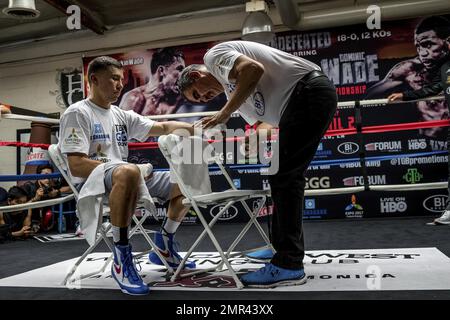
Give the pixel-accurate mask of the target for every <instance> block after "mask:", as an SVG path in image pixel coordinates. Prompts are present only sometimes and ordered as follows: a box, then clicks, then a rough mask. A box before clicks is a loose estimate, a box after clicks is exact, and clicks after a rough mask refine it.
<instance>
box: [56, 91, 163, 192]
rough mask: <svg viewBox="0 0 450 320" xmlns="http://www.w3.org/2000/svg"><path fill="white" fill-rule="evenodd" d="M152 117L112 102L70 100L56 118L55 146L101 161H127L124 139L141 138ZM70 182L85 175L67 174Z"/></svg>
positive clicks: (79, 180) (141, 139) (145, 136)
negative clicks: (101, 104)
mask: <svg viewBox="0 0 450 320" xmlns="http://www.w3.org/2000/svg"><path fill="white" fill-rule="evenodd" d="M153 124H154V121H152V120H150V119H147V118H144V117H142V116H141V115H139V114H137V113H135V112H133V111H124V110H122V109H120V108H118V107H117V106H114V105H112V106H111V108H110V109H104V108H101V107H99V106H97V105H95V104H94V103H93V102H92V101H90V100H89V99H85V100H82V101H79V102H77V103H74V104H73V105H71V106H70V107H69V108H67V110H66V111H65V112H64V114H63V116H62V117H61V121H60V131H59V143H58V144H59V148H60V150H61V152H62V153H63V154H67V153H73V152H76V153H84V154H86V155H87V156H88V157H89V159H92V160H99V161H102V162H110V161H114V162H116V161H127V158H128V142H129V141H130V140H131V139H136V140H138V141H144V140H145V139H146V138H147V136H148V133H149V131H150V129H151V128H152V126H153ZM71 179H72V182H73V183H80V182H83V181H84V180H85V179H81V178H76V177H73V176H72V175H71Z"/></svg>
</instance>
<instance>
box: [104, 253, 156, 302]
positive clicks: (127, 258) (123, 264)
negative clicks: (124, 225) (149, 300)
mask: <svg viewBox="0 0 450 320" xmlns="http://www.w3.org/2000/svg"><path fill="white" fill-rule="evenodd" d="M111 275H112V277H113V279H114V280H116V282H117V284H118V285H119V287H120V289H121V290H122V292H123V293H126V294H130V295H135V296H138V295H145V294H148V293H149V292H150V289H149V288H148V286H147V285H146V284H145V283H144V281H142V278H141V276H140V275H139V273H138V271H137V270H136V266H135V265H134V261H133V254H132V252H131V245H126V246H121V245H115V246H114V260H113V263H112V264H111Z"/></svg>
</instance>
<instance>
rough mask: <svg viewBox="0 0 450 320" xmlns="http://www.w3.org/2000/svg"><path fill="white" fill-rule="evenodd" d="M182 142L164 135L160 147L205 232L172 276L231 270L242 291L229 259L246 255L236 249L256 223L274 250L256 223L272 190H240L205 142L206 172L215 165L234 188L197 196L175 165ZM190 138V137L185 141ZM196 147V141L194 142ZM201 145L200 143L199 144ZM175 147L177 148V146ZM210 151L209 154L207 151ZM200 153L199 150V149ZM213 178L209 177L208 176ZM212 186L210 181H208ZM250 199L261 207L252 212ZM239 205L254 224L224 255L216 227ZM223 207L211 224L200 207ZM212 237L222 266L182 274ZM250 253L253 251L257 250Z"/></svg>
mask: <svg viewBox="0 0 450 320" xmlns="http://www.w3.org/2000/svg"><path fill="white" fill-rule="evenodd" d="M181 139H182V138H180V137H179V136H176V135H173V134H170V135H167V136H161V137H160V138H159V140H158V144H159V148H160V150H161V152H162V154H163V155H164V157H165V158H166V160H167V162H168V164H169V166H170V169H171V174H172V176H173V177H174V178H175V180H176V182H177V183H178V185H179V187H180V190H181V192H182V193H183V195H184V196H185V197H186V198H185V199H184V200H183V204H184V205H185V206H192V208H193V209H194V210H195V212H196V214H197V216H198V218H199V219H200V221H201V223H202V225H203V227H204V231H203V232H202V233H201V234H200V236H199V237H198V238H197V239H196V241H195V242H194V244H193V245H192V246H191V247H190V249H189V250H188V252H187V253H186V255H185V256H184V258H183V260H182V261H181V263H180V265H179V267H178V268H177V270H176V271H175V274H174V275H173V276H172V278H171V281H175V280H176V279H177V278H178V277H187V276H190V275H193V274H198V273H204V272H208V271H215V270H220V271H223V270H228V271H229V272H230V274H231V276H232V277H233V279H234V281H235V283H236V286H237V288H239V289H242V288H243V287H244V286H243V284H242V282H241V281H240V279H239V278H238V276H237V274H236V271H235V270H234V269H233V268H232V267H231V264H230V261H229V258H230V257H232V256H235V255H240V254H242V253H244V251H243V252H237V253H235V254H232V251H233V249H234V248H235V247H236V246H237V244H238V243H239V241H240V240H241V239H242V238H243V237H244V235H245V234H246V232H247V231H248V230H249V229H250V227H251V226H252V225H253V224H254V225H255V227H256V228H257V230H258V231H259V233H260V235H261V237H262V238H263V240H264V242H265V243H266V247H271V244H270V240H269V238H268V237H267V235H266V234H265V232H264V230H263V229H262V227H261V225H260V224H259V222H258V221H257V220H256V218H257V215H258V212H259V211H260V210H261V208H262V207H263V206H264V205H265V203H266V199H267V196H268V195H269V191H268V190H238V189H237V188H236V186H235V185H234V183H233V181H232V179H231V178H230V176H229V174H228V173H227V171H226V170H225V168H224V166H223V164H222V162H221V160H220V158H219V157H218V156H217V155H216V154H215V152H214V148H213V147H212V146H211V145H209V144H208V143H206V142H203V148H204V150H202V152H203V153H202V154H208V155H211V157H210V158H209V159H207V163H205V166H206V170H208V165H209V164H212V163H215V164H216V165H217V166H218V167H219V168H220V170H221V171H222V174H223V175H224V177H225V178H226V180H227V183H228V185H229V186H230V189H229V190H226V191H223V192H211V190H209V192H207V193H204V194H195V193H193V189H192V188H191V187H190V182H189V181H183V178H182V175H181V174H180V171H179V166H177V165H175V162H174V161H180V158H179V156H180V152H181V150H182V148H180V147H179V146H180V144H181ZM184 139H186V138H184ZM188 139H200V138H199V137H190V138H188ZM194 144H195V142H194ZM197 145H198V144H197ZM174 146H175V147H174ZM205 150H206V152H204V151H205ZM195 151H196V152H198V150H195ZM208 179H209V175H208ZM207 182H208V183H209V180H208V181H207ZM248 199H260V201H259V204H258V205H257V206H256V207H255V208H254V210H253V211H252V210H250V208H249V206H248V205H247V203H246V202H245V200H248ZM236 202H240V203H241V204H242V206H243V207H244V209H245V211H246V212H247V214H248V215H249V217H250V221H249V222H248V223H247V224H246V225H245V227H244V228H243V229H242V231H241V232H240V233H239V235H238V236H237V237H236V239H235V240H234V241H233V243H232V244H231V245H230V247H229V248H228V250H227V252H226V253H224V250H223V249H222V247H221V246H220V244H219V242H218V241H217V239H216V237H215V236H214V234H213V232H212V227H213V226H214V224H215V223H216V222H217V220H218V219H219V218H220V217H221V216H222V215H223V214H224V213H225V212H227V210H228V209H229V208H230V207H231V206H232V205H233V204H234V203H236ZM212 204H214V205H223V207H221V209H220V211H219V213H218V214H217V215H216V216H215V217H214V218H213V219H212V220H211V221H210V222H209V224H208V223H207V221H206V219H205V218H204V216H203V214H202V212H201V211H200V209H199V207H206V206H208V205H212ZM206 234H207V235H208V236H209V238H210V239H211V241H212V243H213V245H214V247H215V248H216V249H217V252H218V253H219V254H220V257H221V263H219V265H217V266H216V267H213V268H209V269H203V270H194V271H192V272H185V273H183V274H180V272H181V271H182V270H183V268H184V265H185V263H186V261H187V260H188V258H189V256H190V255H191V254H192V252H193V251H194V249H195V248H196V247H197V245H198V244H199V243H200V241H202V239H203V238H204V237H205V235H206ZM253 250H254V249H252V250H249V251H253ZM224 264H225V266H226V269H223V265H224Z"/></svg>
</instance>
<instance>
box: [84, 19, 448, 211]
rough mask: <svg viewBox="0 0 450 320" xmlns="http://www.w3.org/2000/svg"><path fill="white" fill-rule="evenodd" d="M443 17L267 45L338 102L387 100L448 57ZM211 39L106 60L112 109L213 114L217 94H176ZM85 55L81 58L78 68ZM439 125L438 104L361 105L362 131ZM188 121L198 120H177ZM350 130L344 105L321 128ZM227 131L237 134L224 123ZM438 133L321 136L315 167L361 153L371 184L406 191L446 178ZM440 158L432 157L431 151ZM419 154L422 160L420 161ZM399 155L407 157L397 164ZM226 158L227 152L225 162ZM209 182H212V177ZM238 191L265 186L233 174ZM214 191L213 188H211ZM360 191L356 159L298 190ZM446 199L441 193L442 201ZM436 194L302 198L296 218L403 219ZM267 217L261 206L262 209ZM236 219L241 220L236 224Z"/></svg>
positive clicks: (416, 85)
mask: <svg viewBox="0 0 450 320" xmlns="http://www.w3.org/2000/svg"><path fill="white" fill-rule="evenodd" d="M449 19H450V16H448V15H447V16H434V17H426V18H416V19H408V20H399V21H386V22H382V24H381V29H380V30H368V29H367V28H366V26H365V25H355V26H348V27H339V28H333V29H324V30H316V31H311V32H298V31H288V32H282V33H278V34H276V37H275V39H274V40H273V41H272V42H271V43H270V45H271V46H272V47H274V48H277V49H279V50H283V51H286V52H289V53H291V54H293V55H295V56H299V57H302V58H305V59H308V60H310V61H313V62H314V63H316V64H317V65H319V66H320V67H321V68H322V70H323V71H324V72H325V73H326V74H327V76H328V77H329V78H330V79H331V80H332V81H333V83H334V84H335V86H336V90H337V94H338V96H339V101H341V102H342V101H351V100H364V99H378V98H386V97H387V96H388V95H389V94H390V93H393V92H402V91H404V90H417V89H420V88H422V87H423V86H424V85H426V84H427V83H429V82H430V81H431V79H432V78H433V76H434V74H435V72H437V68H438V66H439V65H440V64H441V63H442V61H443V60H444V59H448V58H449V52H448V51H449V50H448V47H447V41H448V37H449V36H450V31H449V30H450V22H449ZM214 44H215V43H214V42H206V43H199V44H191V45H184V46H178V47H168V48H159V49H149V50H141V51H133V52H126V53H119V54H114V55H111V56H113V57H114V58H116V59H118V60H119V61H120V62H121V63H122V65H123V66H124V77H125V79H124V89H123V92H122V94H121V96H120V97H119V99H118V101H117V103H116V104H117V105H118V106H119V107H120V108H122V109H125V110H134V111H135V112H137V113H139V114H142V115H146V116H147V115H164V114H176V113H180V114H181V113H187V112H199V111H214V110H219V109H220V108H221V107H222V106H223V105H224V103H225V97H224V95H221V96H219V97H217V98H216V99H214V100H212V101H210V102H209V103H207V104H197V103H190V102H188V101H186V100H185V99H184V98H183V97H182V96H181V94H180V93H179V92H178V89H177V86H176V81H177V79H178V77H179V74H180V71H181V70H182V69H183V68H184V66H186V65H189V64H192V63H202V62H203V55H204V54H205V53H206V51H207V50H208V48H210V47H212V46H213V45H214ZM93 58H94V57H88V58H84V59H83V65H84V75H85V79H84V83H85V92H88V88H87V81H86V80H87V79H86V69H87V65H88V63H89V61H91V60H92V59H93ZM447 118H448V108H447V106H446V104H445V101H444V100H434V101H421V102H414V103H405V104H393V105H370V106H366V107H364V108H362V124H363V125H364V126H365V125H369V126H370V125H386V124H396V123H408V122H417V121H428V120H441V119H447ZM179 120H182V121H188V122H192V121H195V120H198V118H180V119H179ZM354 126H355V113H354V110H353V108H346V109H339V110H338V111H337V113H336V115H335V117H334V120H333V122H332V123H331V125H330V129H346V128H353V127H354ZM228 127H231V128H237V127H241V128H244V127H245V122H244V121H243V120H242V119H240V118H232V119H231V120H230V122H229V123H228ZM446 134H447V130H446V129H445V128H431V129H415V130H409V131H399V132H388V133H382V134H367V135H364V141H363V144H362V147H363V150H360V146H361V143H358V141H357V137H356V136H336V137H328V138H324V139H323V140H322V142H321V144H320V146H319V148H318V150H317V153H316V158H315V161H316V160H332V159H349V160H352V159H355V158H357V157H358V154H359V153H360V152H364V153H365V156H366V157H367V159H368V162H367V163H366V165H367V175H368V180H369V183H370V184H373V185H381V184H413V183H423V182H438V181H446V180H447V155H445V154H442V152H443V151H445V150H446V148H447V145H446V144H447V142H446ZM439 152H441V153H439ZM421 153H423V154H424V155H423V156H420V154H421ZM402 154H408V155H411V157H405V158H397V157H393V156H398V155H402ZM224 156H225V157H227V156H228V155H224ZM129 160H130V161H133V162H148V161H150V162H152V163H153V164H154V165H155V167H164V166H165V165H166V164H165V163H164V161H163V160H162V157H161V155H158V154H157V151H156V150H153V151H142V150H137V151H133V152H131V153H130V159H129ZM213 178H214V177H213ZM233 179H234V180H235V183H236V185H239V186H240V187H241V188H258V189H259V188H267V187H268V181H267V177H263V176H261V175H259V173H258V171H257V170H254V169H252V170H251V169H248V170H247V169H239V170H237V171H236V173H235V176H234V177H233ZM219 184H220V183H219ZM363 184H364V180H363V177H362V172H361V168H360V163H359V162H358V161H354V162H348V163H342V164H340V165H319V164H316V163H315V162H314V161H313V163H312V165H311V166H310V168H309V170H308V172H307V181H306V187H307V189H319V188H320V189H327V188H339V187H348V186H360V185H363ZM444 194H445V195H444ZM446 197H447V196H446V191H445V190H435V191H433V190H431V191H420V192H419V191H416V192H363V193H358V194H354V195H337V196H321V197H306V198H305V218H311V219H313V218H314V219H326V218H342V217H349V218H358V217H381V216H404V215H423V214H429V215H436V214H438V212H439V211H440V210H442V209H444V207H445V200H446ZM265 212H266V213H267V212H270V209H267V208H266V209H265ZM243 219H245V217H243Z"/></svg>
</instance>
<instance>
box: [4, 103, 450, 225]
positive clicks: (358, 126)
mask: <svg viewBox="0 0 450 320" xmlns="http://www.w3.org/2000/svg"><path fill="white" fill-rule="evenodd" d="M443 98H444V97H443V96H439V97H431V98H426V99H421V100H417V101H424V100H438V99H443ZM411 102H414V101H407V102H406V101H405V102H404V101H396V102H390V103H389V102H388V100H387V99H374V100H362V101H348V102H339V103H338V110H342V109H349V108H353V109H354V113H355V123H354V127H353V128H346V129H338V130H328V131H327V132H326V134H325V137H334V136H352V135H355V136H356V137H357V138H358V145H359V147H360V150H363V148H364V138H363V137H364V135H365V134H382V133H387V132H398V131H404V130H414V129H426V128H436V127H448V126H449V125H450V121H449V120H432V121H420V122H410V123H402V124H386V125H375V126H363V125H362V109H363V108H364V107H366V106H373V105H383V104H390V105H396V106H397V107H398V105H401V104H403V103H411ZM214 113H215V112H198V113H184V114H168V115H157V116H147V118H150V119H152V120H155V121H157V120H161V119H166V120H170V119H176V118H187V117H204V116H211V115H213V114H214ZM233 116H238V114H237V113H235V114H234V115H233ZM0 120H10V121H11V120H21V121H24V120H25V121H31V122H39V123H47V124H50V125H57V124H59V120H58V119H51V118H45V117H35V116H24V115H17V114H2V115H1V119H0ZM242 139H243V137H232V138H229V137H227V138H226V139H225V140H226V141H235V142H239V141H240V140H242ZM209 142H210V143H215V142H218V141H216V140H209ZM48 146H49V144H42V143H23V142H15V141H0V147H25V148H30V147H32V148H41V149H43V150H46V149H47V148H48ZM157 148H158V144H157V142H145V143H129V150H143V149H157ZM447 153H448V152H447V151H432V152H416V153H408V154H397V155H384V156H372V157H368V156H366V155H365V153H364V152H360V154H359V155H360V156H359V157H355V158H347V159H334V160H313V161H312V162H311V164H310V166H314V165H316V166H324V165H326V166H331V167H332V166H339V165H342V164H350V163H357V164H360V167H361V173H362V177H363V181H364V185H363V186H354V187H342V188H327V189H316V190H305V196H323V195H339V194H350V193H358V192H363V191H412V190H432V189H445V188H447V187H448V182H430V183H415V184H395V185H388V184H386V185H370V184H369V182H368V175H367V167H366V164H367V163H368V162H371V161H389V160H392V159H400V158H414V157H425V156H433V155H446V154H447ZM227 167H229V168H230V169H245V168H252V169H264V168H265V167H267V165H264V164H242V165H227ZM166 170H168V169H163V168H159V169H158V168H155V171H166ZM212 170H214V168H212ZM60 176H61V175H60V174H58V173H55V174H53V175H36V174H34V175H0V182H2V181H22V180H38V179H39V178H41V177H45V178H56V177H60ZM72 199H73V196H71V195H68V196H65V197H62V198H58V199H51V200H45V201H38V202H35V203H26V204H22V205H16V206H4V207H0V211H2V212H11V211H16V210H24V209H31V208H40V207H45V206H49V205H61V204H62V203H64V202H67V201H70V200H72ZM61 216H62V215H61V214H60V218H59V220H60V223H61Z"/></svg>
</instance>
